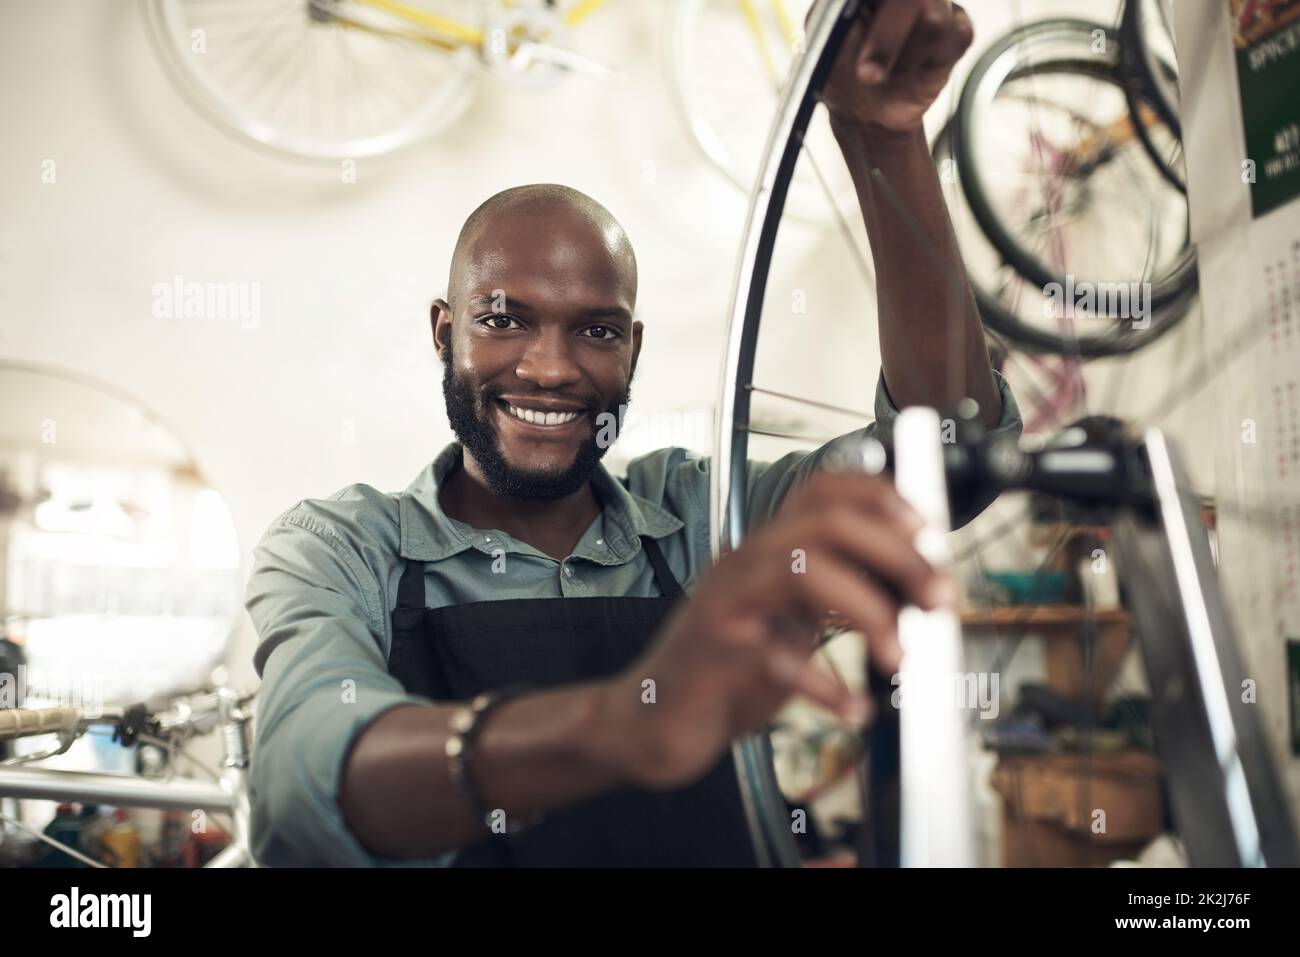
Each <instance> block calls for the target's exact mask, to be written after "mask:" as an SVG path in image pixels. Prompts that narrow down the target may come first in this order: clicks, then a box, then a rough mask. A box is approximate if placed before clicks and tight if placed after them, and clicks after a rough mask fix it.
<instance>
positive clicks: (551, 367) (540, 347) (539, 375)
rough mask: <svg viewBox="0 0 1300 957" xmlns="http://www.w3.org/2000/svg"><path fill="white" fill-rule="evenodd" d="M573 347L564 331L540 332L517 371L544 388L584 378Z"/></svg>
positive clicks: (519, 375)
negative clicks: (574, 357)
mask: <svg viewBox="0 0 1300 957" xmlns="http://www.w3.org/2000/svg"><path fill="white" fill-rule="evenodd" d="M572 349H573V342H572V341H571V339H570V337H569V336H568V335H567V334H566V333H564V332H562V331H555V332H547V333H543V334H541V335H538V336H537V337H536V338H534V339H533V340H532V342H531V343H529V345H528V348H527V350H525V352H524V354H523V356H522V357H521V358H520V360H519V364H518V365H517V366H516V367H515V375H517V376H518V377H519V378H520V379H524V380H525V381H528V382H532V383H534V384H535V385H537V386H538V387H539V388H542V389H559V388H563V387H564V386H566V385H572V384H573V383H575V382H577V381H578V380H579V379H580V378H581V373H580V371H579V369H578V364H577V363H576V362H575V361H574V359H573V352H572Z"/></svg>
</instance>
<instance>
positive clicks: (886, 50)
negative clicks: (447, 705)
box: [856, 0, 925, 83]
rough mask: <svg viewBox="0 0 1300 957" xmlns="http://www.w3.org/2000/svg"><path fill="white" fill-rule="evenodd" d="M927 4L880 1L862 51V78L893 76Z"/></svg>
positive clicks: (906, 0) (859, 67)
mask: <svg viewBox="0 0 1300 957" xmlns="http://www.w3.org/2000/svg"><path fill="white" fill-rule="evenodd" d="M924 7H925V5H924V4H922V3H918V2H917V0H884V2H882V3H881V4H880V6H879V7H878V8H877V9H876V13H875V15H874V16H873V17H872V18H871V25H870V27H869V28H868V30H867V38H866V40H864V41H863V44H862V49H861V51H860V52H859V54H858V58H857V63H856V67H857V74H858V79H860V80H862V81H863V82H864V83H879V82H880V81H882V80H884V79H885V78H886V77H888V76H889V74H890V71H892V70H893V69H894V63H895V62H896V61H897V60H898V57H899V54H900V53H902V52H903V47H904V45H905V44H906V43H907V38H908V36H909V35H910V34H911V33H912V28H913V27H914V26H915V25H916V21H917V18H918V17H919V16H920V15H921V13H922V11H923V9H924Z"/></svg>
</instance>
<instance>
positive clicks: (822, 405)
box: [743, 383, 875, 420]
mask: <svg viewBox="0 0 1300 957" xmlns="http://www.w3.org/2000/svg"><path fill="white" fill-rule="evenodd" d="M743 388H745V389H746V390H748V391H750V392H759V393H762V394H763V395H770V396H775V397H776V398H778V399H788V400H789V401H791V402H799V403H801V404H803V405H810V406H813V407H814V408H817V409H826V410H827V411H829V412H842V413H844V414H845V415H851V416H854V417H855V418H859V419H867V420H872V419H874V418H875V416H874V415H873V414H872V413H869V412H862V411H860V410H858V409H850V408H848V407H846V406H842V405H833V404H831V403H829V402H818V401H815V400H813V399H805V398H803V397H802V396H797V395H790V394H789V393H786V392H773V391H772V390H771V389H760V388H759V387H758V386H756V385H754V384H753V383H749V384H748V385H745V386H744V387H743Z"/></svg>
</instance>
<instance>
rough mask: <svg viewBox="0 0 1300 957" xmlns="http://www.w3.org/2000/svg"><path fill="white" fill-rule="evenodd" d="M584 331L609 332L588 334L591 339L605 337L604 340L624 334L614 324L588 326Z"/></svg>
mask: <svg viewBox="0 0 1300 957" xmlns="http://www.w3.org/2000/svg"><path fill="white" fill-rule="evenodd" d="M584 331H585V332H601V333H607V335H598V336H597V335H592V336H588V338H589V339H604V340H607V339H617V338H618V337H619V336H621V335H622V333H621V332H619V331H618V330H617V329H615V328H614V327H613V326H588V327H587V328H586V329H585V330H584Z"/></svg>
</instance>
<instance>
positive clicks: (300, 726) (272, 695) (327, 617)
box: [245, 504, 455, 867]
mask: <svg viewBox="0 0 1300 957" xmlns="http://www.w3.org/2000/svg"><path fill="white" fill-rule="evenodd" d="M245 607H246V608H247V609H248V613H249V615H250V616H251V617H252V620H253V623H254V625H255V626H256V628H257V633H258V636H259V638H260V642H259V645H258V648H257V652H256V654H255V656H254V666H255V667H256V669H257V671H258V674H259V675H260V676H261V678H262V684H261V688H260V690H259V693H258V701H257V721H256V736H255V741H254V747H253V757H252V767H251V772H250V782H249V783H250V798H251V822H250V824H251V843H252V850H253V855H254V857H255V858H256V859H257V861H258V863H260V864H262V865H266V866H272V867H284V866H288V867H312V866H345V867H374V866H389V867H395V866H396V867H405V866H414V867H420V866H426V867H427V866H445V865H447V864H449V863H450V862H451V860H452V859H453V858H454V857H455V852H454V851H453V852H450V853H448V854H445V855H442V856H440V857H437V858H434V859H430V860H400V861H398V860H388V859H384V858H380V857H377V856H375V855H373V854H371V853H370V852H368V851H367V850H366V849H365V848H364V847H362V845H361V844H360V843H359V842H358V840H357V838H356V837H355V836H354V835H353V834H352V832H351V831H350V830H349V829H348V827H347V824H346V823H345V822H344V818H343V813H342V810H341V808H340V807H339V783H340V777H341V774H342V771H343V767H344V762H345V761H346V759H347V755H348V751H349V750H350V748H351V746H352V744H353V742H354V741H355V739H356V738H357V737H358V735H359V734H360V732H361V731H362V730H363V729H364V728H365V727H366V726H367V725H368V724H369V723H370V722H371V721H373V720H374V719H375V718H377V717H378V716H379V715H381V714H383V713H384V712H385V711H388V710H389V709H391V708H394V707H397V706H399V705H404V704H412V703H425V702H424V699H422V698H418V697H413V696H410V695H407V694H406V692H405V691H404V690H403V688H402V686H401V684H400V682H398V681H397V680H396V679H395V678H393V677H392V676H391V675H389V674H388V670H387V667H386V665H385V661H386V653H385V651H384V649H385V647H386V632H387V626H386V624H385V622H386V615H387V608H386V603H385V601H384V600H383V597H382V592H381V589H380V588H379V585H378V583H377V581H376V580H375V577H374V575H373V574H372V572H371V571H370V570H369V569H368V568H367V566H366V565H365V563H364V562H363V561H362V559H361V557H360V555H359V554H358V552H357V550H356V549H354V548H353V547H352V546H351V545H349V544H348V543H347V542H346V541H344V539H343V538H342V537H341V536H339V535H338V534H337V533H335V532H333V531H332V530H331V528H330V526H329V525H328V523H327V522H325V521H323V520H322V519H321V518H320V517H319V516H316V515H313V514H311V511H310V508H309V507H308V506H306V505H305V504H303V505H300V506H298V507H297V508H295V509H291V510H290V511H289V512H286V513H285V514H284V515H283V516H281V517H280V519H279V520H278V521H277V522H276V523H275V524H274V525H272V527H271V528H270V529H268V530H267V532H266V533H265V534H264V535H263V536H262V539H261V541H260V542H259V544H258V546H257V548H256V550H255V552H254V566H253V570H252V573H251V575H250V578H249V584H248V590H247V595H246V599H245Z"/></svg>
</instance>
